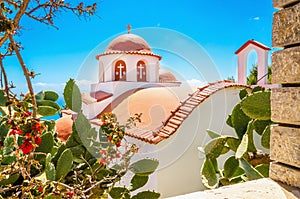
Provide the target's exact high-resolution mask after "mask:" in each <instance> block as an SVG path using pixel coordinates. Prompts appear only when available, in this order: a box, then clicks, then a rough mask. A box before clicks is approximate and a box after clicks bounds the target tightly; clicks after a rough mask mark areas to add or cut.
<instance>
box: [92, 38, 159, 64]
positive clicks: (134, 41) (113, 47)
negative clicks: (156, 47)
mask: <svg viewBox="0 0 300 199" xmlns="http://www.w3.org/2000/svg"><path fill="white" fill-rule="evenodd" d="M110 54H133V55H134V54H138V55H150V56H155V57H157V58H158V59H159V60H161V56H159V55H157V54H154V53H153V52H152V50H151V48H150V46H149V44H148V43H147V42H146V41H145V40H144V39H143V38H142V37H140V36H138V35H135V34H131V33H129V34H123V35H120V36H118V37H117V38H115V39H114V40H112V42H110V44H109V45H108V46H107V48H106V50H105V52H104V53H102V54H99V55H97V56H96V59H99V57H101V56H103V55H110Z"/></svg>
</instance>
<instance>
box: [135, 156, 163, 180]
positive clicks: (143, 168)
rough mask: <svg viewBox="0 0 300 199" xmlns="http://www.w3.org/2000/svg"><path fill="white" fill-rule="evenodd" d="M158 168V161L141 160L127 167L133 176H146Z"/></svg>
mask: <svg viewBox="0 0 300 199" xmlns="http://www.w3.org/2000/svg"><path fill="white" fill-rule="evenodd" d="M157 167H158V161H157V160H152V159H142V160H139V161H137V162H135V163H133V164H131V165H130V166H129V169H130V171H132V172H133V173H134V174H135V175H142V176H148V175H150V174H151V173H153V172H154V171H155V170H156V169H157Z"/></svg>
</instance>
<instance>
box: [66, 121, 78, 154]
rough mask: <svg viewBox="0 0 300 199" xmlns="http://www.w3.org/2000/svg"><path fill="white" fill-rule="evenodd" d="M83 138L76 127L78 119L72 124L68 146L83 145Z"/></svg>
mask: <svg viewBox="0 0 300 199" xmlns="http://www.w3.org/2000/svg"><path fill="white" fill-rule="evenodd" d="M81 144H82V142H81V138H80V137H79V135H78V132H77V129H76V120H75V122H74V123H73V125H72V133H71V135H70V136H69V138H68V140H67V142H66V147H67V148H69V147H73V146H77V145H81Z"/></svg>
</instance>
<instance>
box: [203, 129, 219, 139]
mask: <svg viewBox="0 0 300 199" xmlns="http://www.w3.org/2000/svg"><path fill="white" fill-rule="evenodd" d="M206 132H207V134H208V135H209V137H210V138H211V139H214V138H217V137H221V135H220V134H218V133H216V132H214V131H212V130H209V129H207V130H206Z"/></svg>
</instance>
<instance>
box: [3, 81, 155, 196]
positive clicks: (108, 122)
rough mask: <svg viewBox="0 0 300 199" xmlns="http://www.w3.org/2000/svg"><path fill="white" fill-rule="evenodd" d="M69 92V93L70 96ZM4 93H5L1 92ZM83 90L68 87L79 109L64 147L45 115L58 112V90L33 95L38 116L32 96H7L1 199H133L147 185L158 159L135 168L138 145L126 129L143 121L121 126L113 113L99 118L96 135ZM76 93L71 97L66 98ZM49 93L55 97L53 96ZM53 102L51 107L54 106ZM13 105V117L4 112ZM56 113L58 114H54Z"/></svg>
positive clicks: (69, 100)
mask: <svg viewBox="0 0 300 199" xmlns="http://www.w3.org/2000/svg"><path fill="white" fill-rule="evenodd" d="M69 91H70V92H69ZM2 92H3V91H2ZM76 92H79V89H78V87H77V86H76V84H75V82H74V80H70V81H69V82H68V83H67V85H66V88H65V92H64V98H65V101H66V105H67V106H68V107H69V108H75V107H74V106H79V107H76V108H75V109H77V110H80V111H79V112H78V115H77V118H76V119H75V121H74V125H73V129H72V134H71V135H70V136H69V138H68V140H67V142H66V143H63V142H61V141H60V140H59V139H58V138H57V133H56V132H55V125H54V121H48V120H43V117H42V114H43V115H51V114H50V113H49V112H48V111H47V110H49V111H50V112H51V113H56V112H57V111H59V109H56V108H58V106H57V104H56V103H55V101H56V100H57V96H56V95H57V94H55V93H54V92H50V91H47V92H41V93H39V94H37V95H35V97H36V99H37V102H38V103H37V104H38V107H37V110H38V115H39V117H37V118H34V117H33V116H32V113H31V107H32V104H31V102H30V98H26V97H24V98H23V99H17V98H16V97H12V98H10V97H7V96H5V93H4V92H3V93H2V94H1V95H0V96H1V98H0V101H1V102H2V104H1V105H2V106H1V110H2V116H1V117H0V129H1V135H0V141H1V148H0V164H1V168H0V169H1V175H0V187H1V189H0V196H2V197H3V198H9V197H11V198H107V197H108V195H110V196H111V197H112V198H130V197H131V196H130V195H131V191H134V190H137V189H139V188H140V187H142V186H144V185H145V184H146V183H147V181H148V176H149V175H150V174H151V173H153V172H154V170H155V169H156V168H157V166H158V162H157V161H156V160H151V159H143V160H140V161H137V162H135V163H133V164H131V162H130V159H131V157H132V156H133V155H134V154H135V153H136V151H137V148H136V146H135V145H133V144H130V143H127V142H126V141H125V140H124V139H123V138H124V132H125V130H126V128H130V126H132V125H135V122H138V121H140V115H138V114H136V115H135V116H134V117H131V118H129V120H128V122H127V124H126V125H120V124H119V123H118V122H117V118H116V117H115V115H114V114H112V113H106V114H104V115H103V116H102V117H101V122H102V125H101V128H100V130H99V131H96V129H95V128H92V127H91V125H90V123H89V121H88V120H87V119H86V117H85V116H84V115H83V114H82V112H81V104H74V103H72V102H73V101H74V100H75V101H77V100H80V101H81V96H80V95H78V93H76ZM69 93H72V95H71V96H69V95H68V94H69ZM49 95H51V97H49ZM50 101H51V103H50ZM5 104H6V105H9V107H10V109H11V111H10V113H11V116H10V115H9V114H6V113H5V111H4V110H5V109H6V110H8V108H7V106H5ZM54 110H56V111H54ZM129 170H130V171H131V172H133V174H134V177H133V178H132V180H131V185H130V186H129V187H124V186H122V187H116V183H117V182H119V181H120V180H121V178H122V177H123V176H124V175H125V174H126V173H127V172H128V171H129ZM158 197H159V194H158V193H155V192H153V191H143V192H140V193H138V194H137V195H135V196H133V197H132V198H158Z"/></svg>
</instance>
